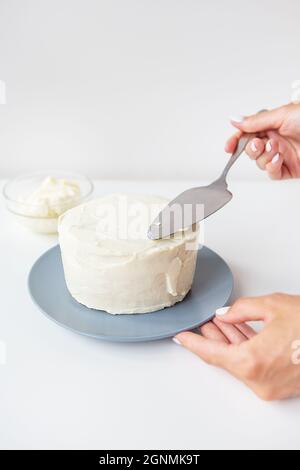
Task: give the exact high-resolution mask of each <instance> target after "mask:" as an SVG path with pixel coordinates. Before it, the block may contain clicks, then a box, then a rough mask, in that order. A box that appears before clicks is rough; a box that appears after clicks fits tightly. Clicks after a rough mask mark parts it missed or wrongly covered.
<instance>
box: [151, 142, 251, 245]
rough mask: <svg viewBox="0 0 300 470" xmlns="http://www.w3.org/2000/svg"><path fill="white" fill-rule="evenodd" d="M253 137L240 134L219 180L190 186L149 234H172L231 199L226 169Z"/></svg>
mask: <svg viewBox="0 0 300 470" xmlns="http://www.w3.org/2000/svg"><path fill="white" fill-rule="evenodd" d="M253 137H254V135H253V134H244V135H243V136H242V137H241V138H240V140H239V143H238V145H237V148H236V150H235V152H234V153H233V154H232V155H231V157H230V159H229V161H228V163H227V165H226V166H225V168H224V170H223V173H222V174H221V176H220V177H219V178H218V179H217V180H216V181H214V182H213V183H211V184H210V185H208V186H201V187H199V188H191V189H188V190H186V191H184V192H183V193H181V194H179V196H177V197H176V198H175V199H173V200H172V201H171V202H169V204H168V205H167V206H166V207H165V208H164V209H163V210H162V211H161V212H160V213H159V214H158V216H157V217H156V218H155V220H154V221H153V222H152V224H151V225H150V227H149V230H148V237H149V238H150V239H152V240H158V239H160V238H165V237H168V236H171V235H173V234H174V233H175V232H177V231H179V230H183V229H185V228H188V227H190V226H192V225H194V224H195V223H197V222H201V220H203V219H205V218H206V217H208V216H210V215H211V214H214V213H215V212H216V211H218V210H219V209H221V208H222V207H224V206H225V204H227V203H228V202H229V201H230V200H231V199H232V193H231V192H230V191H228V189H227V182H226V176H227V173H228V171H229V170H230V168H231V167H232V165H233V164H234V162H235V161H236V160H237V159H238V157H239V156H240V155H241V153H242V152H243V151H244V150H245V147H246V145H247V143H248V142H249V141H250V140H251V139H252V138H253Z"/></svg>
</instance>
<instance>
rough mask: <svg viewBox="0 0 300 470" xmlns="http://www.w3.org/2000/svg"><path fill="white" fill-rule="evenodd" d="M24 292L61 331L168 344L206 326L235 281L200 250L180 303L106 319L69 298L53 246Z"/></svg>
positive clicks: (219, 263) (216, 258) (222, 263)
mask: <svg viewBox="0 0 300 470" xmlns="http://www.w3.org/2000/svg"><path fill="white" fill-rule="evenodd" d="M28 286H29V291H30V294H31V297H32V299H33V301H34V302H35V303H36V305H37V306H38V307H39V308H40V310H41V311H42V312H43V313H44V314H45V315H47V317H49V318H50V319H51V320H54V321H55V322H56V323H58V324H59V325H60V326H63V327H65V328H68V329H69V330H72V331H74V332H76V333H80V334H82V335H86V336H91V337H93V338H98V339H102V340H107V341H124V342H133V341H153V340H156V339H162V338H168V337H170V336H174V335H175V334H176V333H179V332H180V331H184V330H190V329H193V328H196V327H197V326H199V325H201V324H203V323H205V322H207V321H208V320H210V319H211V318H212V317H213V316H214V312H215V310H216V309H217V308H218V307H222V306H224V305H226V303H227V302H228V300H229V297H230V295H231V292H232V287H233V278H232V274H231V271H230V269H229V267H228V266H227V264H226V263H225V261H224V260H223V259H222V258H220V256H218V255H217V254H216V253H215V252H214V251H212V250H210V249H209V248H206V247H203V248H201V249H200V250H199V252H198V258H197V267H196V273H195V279H194V283H193V288H192V290H191V292H190V293H189V294H188V295H187V297H186V298H185V299H184V300H183V301H182V302H179V303H178V304H175V305H174V306H173V307H169V308H165V309H164V310H160V311H158V312H153V313H144V314H137V315H110V314H109V313H106V312H103V311H101V310H93V309H90V308H88V307H85V306H84V305H81V304H80V303H78V302H77V301H76V300H74V299H73V297H71V295H70V294H69V292H68V290H67V287H66V283H65V278H64V272H63V266H62V261H61V255H60V249H59V246H55V247H54V248H51V249H50V250H48V251H46V253H44V254H43V255H42V256H41V257H40V258H39V259H38V260H37V261H36V262H35V263H34V265H33V267H32V269H31V271H30V274H29V279H28Z"/></svg>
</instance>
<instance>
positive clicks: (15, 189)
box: [3, 171, 93, 234]
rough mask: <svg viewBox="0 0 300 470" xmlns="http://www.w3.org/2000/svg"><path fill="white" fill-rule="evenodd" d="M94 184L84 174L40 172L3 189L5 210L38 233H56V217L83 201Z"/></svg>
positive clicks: (19, 179) (21, 177)
mask: <svg viewBox="0 0 300 470" xmlns="http://www.w3.org/2000/svg"><path fill="white" fill-rule="evenodd" d="M92 191H93V183H92V182H91V181H90V179H89V178H87V177H86V176H84V175H81V174H78V173H73V172H63V171H43V172H36V173H32V174H28V175H22V176H19V177H17V178H14V179H12V180H10V181H8V183H6V185H5V186H4V188H3V195H4V198H5V200H6V206H7V209H8V210H9V211H10V212H11V213H12V214H13V215H14V216H15V218H16V219H17V220H18V221H19V222H20V223H22V225H25V226H27V227H28V228H30V229H31V230H33V231H35V232H38V233H49V234H50V233H56V232H57V225H58V218H59V216H60V215H62V214H63V213H64V212H65V211H67V210H69V209H71V208H72V207H75V206H77V205H78V204H81V203H82V202H84V201H86V200H87V199H88V197H89V196H90V195H91V194H92Z"/></svg>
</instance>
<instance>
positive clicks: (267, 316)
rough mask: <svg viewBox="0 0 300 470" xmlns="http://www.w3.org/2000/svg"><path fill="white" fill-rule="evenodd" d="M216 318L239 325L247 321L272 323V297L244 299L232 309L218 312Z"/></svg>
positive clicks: (221, 309)
mask: <svg viewBox="0 0 300 470" xmlns="http://www.w3.org/2000/svg"><path fill="white" fill-rule="evenodd" d="M216 316H217V318H218V319H219V320H222V321H223V322H225V323H235V324H239V323H244V322H247V321H264V322H265V323H270V321H271V320H272V319H273V318H274V311H273V308H272V296H271V295H269V296H268V295H266V296H262V297H242V298H240V299H238V300H237V301H236V302H235V303H234V304H233V305H232V306H231V307H223V308H219V309H218V310H216Z"/></svg>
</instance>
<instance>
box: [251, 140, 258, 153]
mask: <svg viewBox="0 0 300 470" xmlns="http://www.w3.org/2000/svg"><path fill="white" fill-rule="evenodd" d="M250 148H251V150H252V152H257V147H256V145H255V142H253V141H252V142H251V144H250Z"/></svg>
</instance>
